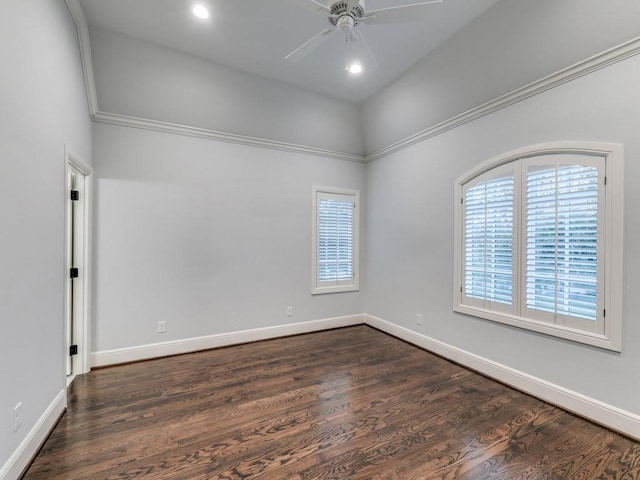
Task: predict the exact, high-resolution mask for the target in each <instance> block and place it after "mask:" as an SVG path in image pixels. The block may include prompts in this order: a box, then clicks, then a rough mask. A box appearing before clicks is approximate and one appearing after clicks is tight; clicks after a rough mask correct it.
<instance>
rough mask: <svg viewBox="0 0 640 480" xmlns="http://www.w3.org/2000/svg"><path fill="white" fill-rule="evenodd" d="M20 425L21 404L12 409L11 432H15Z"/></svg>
mask: <svg viewBox="0 0 640 480" xmlns="http://www.w3.org/2000/svg"><path fill="white" fill-rule="evenodd" d="M20 425H22V402H20V403H18V404H17V405H16V406H15V407H13V431H14V432H16V431H17V430H18V429H19V428H20Z"/></svg>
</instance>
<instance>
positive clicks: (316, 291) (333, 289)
mask: <svg viewBox="0 0 640 480" xmlns="http://www.w3.org/2000/svg"><path fill="white" fill-rule="evenodd" d="M359 290H360V287H359V286H358V285H339V286H330V287H315V288H313V289H311V295H322V294H324V293H340V292H357V291H359Z"/></svg>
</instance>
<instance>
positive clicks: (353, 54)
mask: <svg viewBox="0 0 640 480" xmlns="http://www.w3.org/2000/svg"><path fill="white" fill-rule="evenodd" d="M304 1H305V2H307V5H308V6H309V7H310V8H312V9H313V10H314V11H315V12H316V13H320V14H322V15H327V16H328V20H329V23H330V24H331V27H330V28H327V29H325V30H323V31H321V32H320V33H318V34H317V35H315V36H313V37H311V39H309V40H307V41H306V42H305V43H303V44H302V45H300V46H299V47H298V48H296V49H295V50H294V51H293V52H291V53H290V54H289V55H287V56H286V57H285V60H288V61H290V62H298V61H300V60H302V59H303V58H304V57H306V56H307V55H308V54H309V53H311V52H312V51H313V50H315V49H316V48H318V47H319V46H320V45H322V44H323V43H324V42H326V41H327V40H328V39H329V38H331V37H333V36H334V35H336V34H337V33H338V32H344V34H345V40H346V44H347V63H346V67H345V68H346V69H347V71H349V72H351V73H360V72H361V71H362V69H363V64H368V66H369V68H375V67H377V66H378V62H377V61H376V59H375V57H374V55H373V53H371V49H370V48H369V46H368V45H367V42H366V41H365V39H364V37H363V36H362V33H361V32H360V31H359V30H358V28H357V26H358V25H360V24H369V25H376V24H378V25H379V24H388V23H401V22H414V21H416V20H420V19H421V18H425V16H427V15H429V11H428V10H429V8H428V7H429V6H430V5H431V4H433V3H442V2H443V0H431V1H427V2H420V3H414V4H411V5H401V6H397V7H390V8H381V9H378V10H369V11H367V9H366V6H365V0H330V1H329V4H328V5H325V4H324V3H321V2H319V1H317V0H304ZM356 46H357V47H358V48H355V47H356Z"/></svg>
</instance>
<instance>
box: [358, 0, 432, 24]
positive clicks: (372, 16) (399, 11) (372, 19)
mask: <svg viewBox="0 0 640 480" xmlns="http://www.w3.org/2000/svg"><path fill="white" fill-rule="evenodd" d="M434 3H442V0H432V1H430V2H421V3H414V4H411V5H401V6H399V7H390V8H381V9H379V10H370V11H368V12H367V15H366V16H365V17H363V18H362V19H359V20H358V21H364V22H366V23H369V24H383V23H402V22H415V21H420V20H421V19H422V18H424V17H428V16H430V15H431V14H432V13H433V11H432V10H431V9H430V8H429V7H430V5H432V4H434Z"/></svg>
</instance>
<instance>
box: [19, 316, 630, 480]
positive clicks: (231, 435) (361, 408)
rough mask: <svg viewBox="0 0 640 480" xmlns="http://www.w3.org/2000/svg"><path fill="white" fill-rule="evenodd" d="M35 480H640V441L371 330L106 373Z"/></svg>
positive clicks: (91, 382)
mask: <svg viewBox="0 0 640 480" xmlns="http://www.w3.org/2000/svg"><path fill="white" fill-rule="evenodd" d="M23 478H24V479H25V480H41V479H47V480H56V479H73V480H107V479H109V480H110V479H118V480H123V479H158V480H173V479H180V480H192V479H194V480H197V479H234V480H235V479H253V480H280V479H286V480H318V479H331V480H339V479H349V480H365V479H366V480H429V479H473V480H479V479H549V480H551V479H554V480H555V479H580V480H583V479H624V480H630V479H640V445H639V444H638V443H636V442H634V441H632V440H630V439H628V438H625V437H623V436H621V435H619V434H616V433H614V432H611V431H609V430H606V429H604V428H601V427H599V426H596V425H594V424H591V423H589V422H587V421H585V420H583V419H581V418H578V417H576V416H574V415H571V414H569V413H567V412H564V411H562V410H560V409H558V408H556V407H553V406H551V405H548V404H546V403H544V402H542V401H540V400H537V399H535V398H533V397H530V396H528V395H525V394H522V393H520V392H517V391H515V390H513V389H510V388H508V387H506V386H504V385H502V384H500V383H497V382H494V381H492V380H490V379H487V378H485V377H483V376H481V375H478V374H476V373H473V372H471V371H469V370H466V369H464V368H462V367H459V366H457V365H455V364H452V363H450V362H447V361H445V360H443V359H442V358H440V357H437V356H435V355H432V354H430V353H428V352H426V351H423V350H421V349H419V348H416V347H414V346H412V345H409V344H407V343H405V342H402V341H400V340H397V339H395V338H393V337H390V336H388V335H386V334H383V333H381V332H379V331H377V330H374V329H372V328H370V327H366V326H357V327H349V328H344V329H338V330H332V331H327V332H320V333H314V334H309V335H300V336H296V337H288V338H282V339H277V340H270V341H264V342H257V343H251V344H245V345H238V346H235V347H229V348H220V349H216V350H210V351H205V352H197V353H194V354H189V355H182V356H176V357H170V358H163V359H155V360H150V361H146V362H140V363H134V364H128V365H120V366H115V367H110V368H104V369H98V370H95V371H92V372H91V373H90V374H88V375H84V376H81V377H78V378H77V379H76V380H75V382H74V383H73V385H72V386H71V389H70V392H69V407H68V410H67V412H66V413H65V415H64V416H63V417H62V419H61V420H60V422H59V423H58V425H57V426H56V427H55V429H54V430H53V432H52V433H51V435H50V437H49V438H48V440H47V441H46V443H45V444H44V446H43V447H42V449H41V451H40V452H39V454H38V456H37V457H36V458H35V460H34V461H33V463H32V465H31V466H30V468H29V469H28V470H27V472H26V473H25V475H24V477H23Z"/></svg>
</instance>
